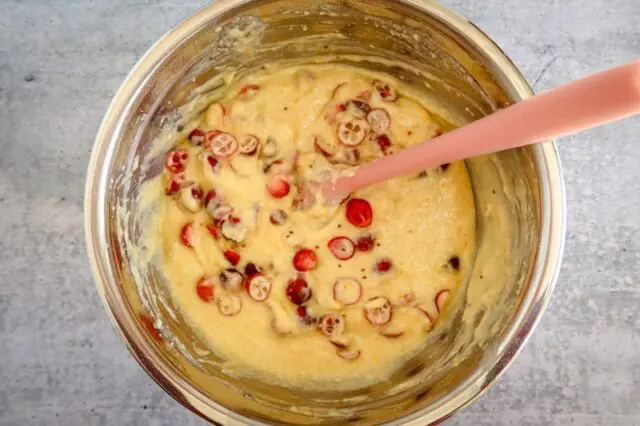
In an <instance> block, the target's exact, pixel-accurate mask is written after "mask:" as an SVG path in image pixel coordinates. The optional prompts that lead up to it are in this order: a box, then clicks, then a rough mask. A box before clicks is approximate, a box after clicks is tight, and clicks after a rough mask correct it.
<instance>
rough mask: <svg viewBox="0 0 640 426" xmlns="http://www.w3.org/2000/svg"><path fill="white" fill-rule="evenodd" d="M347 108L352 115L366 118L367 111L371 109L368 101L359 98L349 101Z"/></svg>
mask: <svg viewBox="0 0 640 426" xmlns="http://www.w3.org/2000/svg"><path fill="white" fill-rule="evenodd" d="M345 108H346V110H347V111H348V112H350V113H351V115H353V116H354V117H357V118H364V117H365V116H366V115H367V113H368V112H369V111H371V107H370V106H369V104H368V103H366V102H362V101H359V100H357V99H354V100H351V101H349V102H347V104H346V106H345Z"/></svg>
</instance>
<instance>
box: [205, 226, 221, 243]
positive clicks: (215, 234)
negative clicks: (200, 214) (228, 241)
mask: <svg viewBox="0 0 640 426" xmlns="http://www.w3.org/2000/svg"><path fill="white" fill-rule="evenodd" d="M206 228H207V231H209V234H211V236H212V237H213V239H214V240H217V239H218V238H220V236H219V235H218V228H216V227H215V226H214V225H206Z"/></svg>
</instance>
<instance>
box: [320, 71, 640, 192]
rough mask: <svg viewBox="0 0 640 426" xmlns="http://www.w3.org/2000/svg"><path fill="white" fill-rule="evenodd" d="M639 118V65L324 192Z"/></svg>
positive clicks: (528, 103) (520, 106)
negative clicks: (637, 115)
mask: <svg viewBox="0 0 640 426" xmlns="http://www.w3.org/2000/svg"><path fill="white" fill-rule="evenodd" d="M638 112H640V61H635V62H632V63H630V64H627V65H623V66H620V67H617V68H612V69H610V70H607V71H603V72H600V73H598V74H594V75H591V76H588V77H586V78H582V79H580V80H576V81H574V82H572V83H569V84H567V85H564V86H560V87H557V88H555V89H551V90H549V91H546V92H543V93H541V94H539V95H536V96H534V97H531V98H529V99H527V100H525V101H523V102H520V103H517V104H515V105H512V106H510V107H508V108H505V109H503V110H500V111H498V112H496V113H494V114H491V115H489V116H487V117H484V118H482V119H480V120H477V121H475V122H473V123H471V124H468V125H466V126H464V127H461V128H458V129H456V130H454V131H452V132H449V133H445V134H443V135H442V136H439V137H437V138H435V139H432V140H429V141H426V142H423V143H421V144H419V145H415V146H412V147H411V148H407V149H405V150H403V151H400V152H398V153H397V154H393V155H390V156H387V157H383V158H380V159H378V160H376V161H372V162H370V163H366V164H363V165H362V166H360V167H358V169H356V171H355V173H354V174H353V175H351V176H343V177H340V178H338V179H337V180H336V181H335V183H334V184H327V185H325V186H324V188H323V195H324V197H325V199H326V200H327V201H328V202H331V201H339V200H342V199H344V198H345V197H346V196H347V195H349V193H351V192H353V191H355V190H356V189H358V188H361V187H363V186H366V185H371V184H374V183H378V182H382V181H384V180H387V179H390V178H393V177H396V176H400V175H405V174H411V173H418V172H420V171H422V170H424V169H428V168H430V167H435V166H438V165H440V164H445V163H450V162H452V161H456V160H462V159H465V158H470V157H475V156H478V155H483V154H489V153H493V152H498V151H503V150H505V149H510V148H516V147H519V146H523V145H530V144H534V143H537V142H541V141H545V140H548V139H552V138H555V137H559V136H564V135H568V134H571V133H576V132H579V131H581V130H586V129H590V128H592V127H596V126H599V125H601V124H606V123H609V122H612V121H616V120H619V119H622V118H625V117H628V116H630V115H633V114H636V113H638Z"/></svg>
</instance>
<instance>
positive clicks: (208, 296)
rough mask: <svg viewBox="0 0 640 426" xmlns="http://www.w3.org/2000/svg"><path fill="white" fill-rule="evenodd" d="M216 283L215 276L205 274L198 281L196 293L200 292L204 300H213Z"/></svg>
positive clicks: (199, 295)
mask: <svg viewBox="0 0 640 426" xmlns="http://www.w3.org/2000/svg"><path fill="white" fill-rule="evenodd" d="M214 285H215V281H213V278H211V277H206V276H205V277H202V278H200V280H198V283H197V284H196V293H198V297H200V299H201V300H202V301H203V302H207V303H209V302H211V301H213V296H214V293H215V290H214Z"/></svg>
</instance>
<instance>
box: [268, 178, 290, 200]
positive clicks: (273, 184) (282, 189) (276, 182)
mask: <svg viewBox="0 0 640 426" xmlns="http://www.w3.org/2000/svg"><path fill="white" fill-rule="evenodd" d="M266 188H267V192H268V193H269V195H271V196H272V197H273V198H283V197H286V196H287V195H288V194H289V191H290V190H291V185H289V182H288V181H287V179H286V178H285V177H284V176H282V175H275V176H273V177H271V179H269V182H267V185H266Z"/></svg>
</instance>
